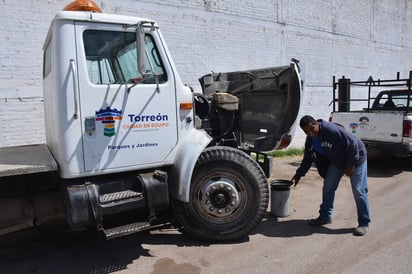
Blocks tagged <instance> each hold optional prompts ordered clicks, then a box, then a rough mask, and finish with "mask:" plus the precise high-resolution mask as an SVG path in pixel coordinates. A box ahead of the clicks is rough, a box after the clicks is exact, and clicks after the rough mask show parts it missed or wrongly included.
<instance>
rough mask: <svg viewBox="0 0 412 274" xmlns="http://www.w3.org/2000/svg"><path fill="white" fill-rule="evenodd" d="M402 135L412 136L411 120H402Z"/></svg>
mask: <svg viewBox="0 0 412 274" xmlns="http://www.w3.org/2000/svg"><path fill="white" fill-rule="evenodd" d="M402 136H403V137H412V120H403V132H402Z"/></svg>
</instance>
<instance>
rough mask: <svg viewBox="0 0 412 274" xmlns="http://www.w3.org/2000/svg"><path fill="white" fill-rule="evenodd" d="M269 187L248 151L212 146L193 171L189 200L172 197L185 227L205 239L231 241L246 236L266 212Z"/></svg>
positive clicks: (175, 210)
mask: <svg viewBox="0 0 412 274" xmlns="http://www.w3.org/2000/svg"><path fill="white" fill-rule="evenodd" d="M268 201H269V190H268V184H267V180H266V176H265V174H264V172H263V171H262V169H261V168H260V166H259V165H258V164H257V163H256V162H255V161H254V160H253V159H252V158H251V157H249V155H247V154H246V153H244V152H242V151H240V150H238V149H234V148H230V147H218V146H215V147H210V148H207V149H205V150H204V151H203V153H202V154H201V155H200V157H199V159H198V161H197V163H196V166H195V169H194V171H193V175H192V181H191V186H190V201H189V202H188V203H183V202H180V201H176V200H173V201H172V206H173V210H174V213H175V216H176V219H177V220H178V222H179V223H180V224H181V225H182V226H183V231H184V232H187V233H188V234H190V235H192V236H194V237H196V238H198V239H202V240H208V241H228V240H236V239H239V238H241V237H244V236H246V235H247V234H248V233H249V232H250V231H251V230H252V229H254V228H255V227H256V226H257V225H258V224H259V223H260V221H261V220H262V218H263V216H264V215H265V214H266V211H267V207H268Z"/></svg>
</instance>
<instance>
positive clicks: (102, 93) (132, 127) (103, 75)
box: [75, 22, 177, 172]
mask: <svg viewBox="0 0 412 274" xmlns="http://www.w3.org/2000/svg"><path fill="white" fill-rule="evenodd" d="M75 32H76V44H77V62H78V64H77V68H78V79H79V83H78V85H79V104H80V112H79V113H80V119H81V121H82V126H83V128H82V133H83V134H82V145H83V152H84V157H83V158H84V166H85V171H93V172H94V171H99V170H107V169H119V168H123V169H125V170H127V169H128V168H129V169H130V167H132V166H140V168H142V166H144V165H148V166H149V165H150V166H153V165H155V164H159V163H160V164H161V163H162V162H163V161H164V159H165V158H166V157H167V155H168V154H169V153H170V152H171V150H172V149H173V148H174V147H175V146H176V143H177V117H176V98H175V85H174V79H173V73H172V70H171V69H170V67H169V66H168V65H167V63H164V62H162V59H165V58H164V56H165V52H164V51H163V49H161V48H157V47H156V42H155V41H156V39H159V37H158V36H157V33H156V32H155V31H154V32H150V33H146V36H145V46H146V57H147V58H146V68H147V70H148V72H149V75H148V76H147V77H145V79H144V80H143V81H140V79H139V77H141V75H139V73H138V72H137V60H136V56H137V53H136V44H137V43H136V33H135V29H134V28H130V29H128V28H125V27H124V25H115V24H113V25H111V24H96V23H94V24H93V23H88V22H82V23H76V27H75Z"/></svg>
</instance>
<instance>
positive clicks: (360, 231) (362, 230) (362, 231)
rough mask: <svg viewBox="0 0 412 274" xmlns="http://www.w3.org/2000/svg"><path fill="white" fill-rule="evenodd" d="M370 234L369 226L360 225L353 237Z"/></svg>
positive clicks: (354, 231)
mask: <svg viewBox="0 0 412 274" xmlns="http://www.w3.org/2000/svg"><path fill="white" fill-rule="evenodd" d="M366 232H368V226H364V225H360V226H358V227H357V228H355V229H354V230H353V235H355V236H363V235H365V234H366Z"/></svg>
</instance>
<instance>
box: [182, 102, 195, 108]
mask: <svg viewBox="0 0 412 274" xmlns="http://www.w3.org/2000/svg"><path fill="white" fill-rule="evenodd" d="M192 108H193V103H192V102H183V103H180V109H192Z"/></svg>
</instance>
